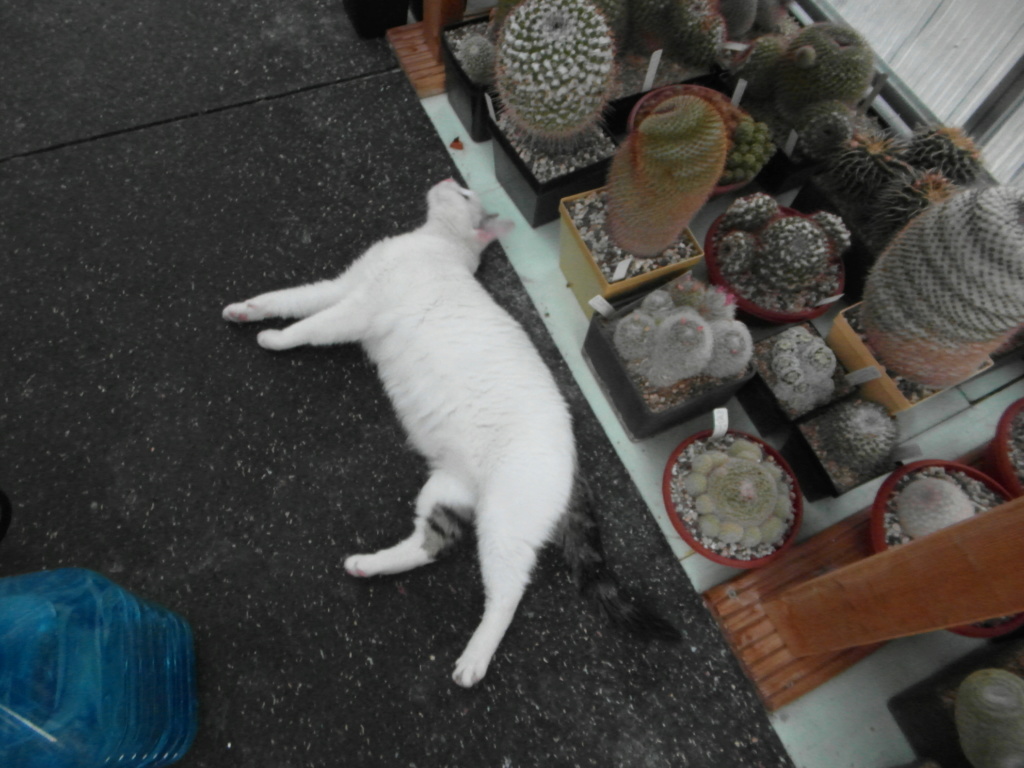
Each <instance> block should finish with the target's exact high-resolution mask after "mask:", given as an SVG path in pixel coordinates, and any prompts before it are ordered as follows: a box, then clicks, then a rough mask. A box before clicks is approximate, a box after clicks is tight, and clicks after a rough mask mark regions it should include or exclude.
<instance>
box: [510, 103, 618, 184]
mask: <svg viewBox="0 0 1024 768" xmlns="http://www.w3.org/2000/svg"><path fill="white" fill-rule="evenodd" d="M497 127H498V130H500V131H501V132H502V135H504V136H505V138H506V139H507V140H508V143H509V145H510V146H511V147H512V149H513V150H514V151H515V153H516V154H517V155H518V156H519V159H520V160H522V161H523V163H524V165H525V166H526V167H527V168H528V169H529V171H530V173H531V174H533V177H534V179H536V180H537V182H539V183H540V184H544V183H546V182H549V181H552V180H554V179H559V178H561V177H563V176H568V175H569V174H570V173H572V172H574V171H578V170H581V169H583V168H589V167H590V166H592V165H596V164H597V163H599V162H601V161H602V160H607V159H609V158H611V156H612V155H614V154H615V142H614V141H612V139H611V137H610V136H608V134H606V133H605V132H604V131H603V130H601V128H600V127H598V126H593V127H591V128H589V129H587V131H586V132H584V134H583V135H582V136H581V137H579V138H578V139H576V140H574V141H573V142H572V143H571V144H567V145H566V146H565V147H562V148H558V149H555V148H552V147H546V146H542V145H540V144H538V143H537V142H536V141H534V140H533V139H531V138H530V137H528V136H526V135H523V134H521V133H520V132H519V131H517V130H516V129H515V128H514V127H513V126H512V124H511V122H509V120H508V118H507V117H506V116H504V115H499V116H498V122H497Z"/></svg>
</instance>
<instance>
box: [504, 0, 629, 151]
mask: <svg viewBox="0 0 1024 768" xmlns="http://www.w3.org/2000/svg"><path fill="white" fill-rule="evenodd" d="M614 55H615V46H614V43H613V40H612V35H611V30H610V29H609V28H608V24H607V23H606V22H605V20H604V17H603V16H602V15H601V13H600V11H598V10H597V9H596V8H595V7H594V6H593V4H591V3H590V2H589V0H526V1H525V2H523V3H522V4H520V5H517V6H516V7H515V8H514V9H513V10H512V11H511V13H509V14H508V17H507V18H506V19H505V23H504V24H503V25H502V28H501V35H500V38H499V43H498V61H497V65H496V70H495V85H496V87H497V89H498V95H499V96H500V98H501V102H502V107H503V110H504V114H505V115H506V116H507V117H508V119H509V120H510V121H511V122H512V124H513V125H515V126H516V127H517V128H518V129H519V130H521V131H522V132H523V133H524V134H525V135H527V136H529V137H531V138H532V139H534V140H535V141H537V142H539V143H541V144H543V145H550V146H555V147H559V146H564V145H566V144H571V143H572V141H573V140H574V139H576V138H577V137H579V136H580V134H582V133H583V132H584V131H586V130H587V129H588V128H591V127H592V126H594V125H595V124H597V122H598V120H599V119H600V117H601V113H602V111H603V110H604V108H605V106H606V105H607V103H608V98H609V96H610V93H611V90H612V86H613V80H614V69H615V67H614V64H615V62H614Z"/></svg>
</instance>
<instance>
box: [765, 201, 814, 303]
mask: <svg viewBox="0 0 1024 768" xmlns="http://www.w3.org/2000/svg"><path fill="white" fill-rule="evenodd" d="M760 239H761V243H760V247H759V248H758V251H757V256H756V257H755V258H754V260H753V264H752V268H753V273H754V275H755V276H756V277H757V278H759V279H760V280H761V281H762V282H763V283H764V284H765V285H767V286H769V287H770V288H773V289H775V290H782V291H791V292H796V291H800V290H802V289H804V288H806V287H807V286H809V285H810V284H811V283H813V282H814V280H815V279H816V278H817V277H818V276H819V275H821V274H823V273H824V272H825V270H826V269H827V268H828V264H829V259H830V258H831V257H832V253H833V250H832V244H831V242H830V241H829V239H828V235H827V233H826V232H825V231H824V230H823V229H822V228H821V227H820V226H818V224H817V222H815V221H813V220H812V219H808V218H804V217H802V216H780V217H778V218H777V219H775V220H774V221H772V222H771V223H769V224H768V225H767V226H766V227H765V228H764V229H763V230H761V233H760Z"/></svg>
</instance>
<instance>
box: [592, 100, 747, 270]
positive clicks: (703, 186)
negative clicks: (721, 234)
mask: <svg viewBox="0 0 1024 768" xmlns="http://www.w3.org/2000/svg"><path fill="white" fill-rule="evenodd" d="M728 148H729V142H728V137H727V136H726V131H725V126H724V124H723V122H722V118H721V117H720V115H719V113H718V110H716V109H715V108H714V107H713V106H712V105H711V104H709V103H708V102H707V101H705V100H704V99H701V98H699V97H696V96H678V97H674V98H671V99H667V100H666V101H664V102H662V103H661V104H660V105H659V106H658V107H657V108H656V109H655V110H654V112H652V113H651V114H650V115H649V116H648V117H647V118H646V119H645V120H644V121H643V122H642V123H640V125H639V126H636V127H635V128H634V130H633V131H632V132H631V133H630V134H629V136H628V137H627V139H626V141H625V142H624V143H623V145H622V146H621V147H620V148H619V149H618V151H617V152H616V153H615V156H614V158H613V159H612V164H611V169H610V171H609V174H608V183H609V186H608V218H607V221H608V232H609V235H610V236H611V238H612V240H613V241H614V242H615V243H616V244H617V245H618V246H619V247H620V248H622V249H623V250H625V251H628V252H630V253H633V254H635V255H637V256H655V255H657V254H659V253H661V252H662V251H663V250H665V249H666V248H668V247H669V246H670V245H671V244H672V243H673V242H675V240H676V239H677V238H678V237H679V235H680V234H681V233H682V231H683V230H684V229H685V228H686V226H687V225H688V224H689V223H690V220H691V219H692V218H693V216H694V215H695V214H696V213H697V211H699V210H700V209H701V207H703V205H704V203H705V202H706V201H707V199H708V197H709V196H710V195H711V192H712V190H713V189H714V187H715V185H716V184H717V182H718V179H719V178H721V176H722V169H723V168H724V167H725V158H726V154H727V152H728Z"/></svg>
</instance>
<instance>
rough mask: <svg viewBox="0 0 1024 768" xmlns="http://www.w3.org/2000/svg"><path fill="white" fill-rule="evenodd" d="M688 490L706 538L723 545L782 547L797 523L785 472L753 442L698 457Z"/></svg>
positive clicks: (741, 442)
mask: <svg viewBox="0 0 1024 768" xmlns="http://www.w3.org/2000/svg"><path fill="white" fill-rule="evenodd" d="M683 488H685V490H686V492H687V493H688V494H690V496H691V497H693V499H694V505H695V507H696V510H697V514H698V515H699V517H698V519H697V526H698V529H699V530H700V532H701V534H702V535H703V536H706V537H708V538H712V539H717V540H719V541H721V542H722V543H723V544H739V545H740V546H744V547H755V546H758V545H759V544H779V543H781V542H782V539H783V538H784V536H785V533H786V530H787V529H788V527H789V522H790V521H791V520H792V518H793V502H792V500H791V498H790V489H789V485H788V484H787V482H786V479H785V476H784V473H783V471H782V469H781V468H779V467H778V465H776V464H775V463H774V462H771V461H768V460H766V459H765V456H764V454H763V452H762V450H761V447H760V446H759V445H757V444H756V443H753V442H751V441H749V440H744V439H737V440H736V441H735V442H734V443H733V444H732V445H731V446H729V448H728V450H727V451H725V452H723V451H715V450H711V451H706V452H705V453H703V454H698V455H696V456H694V458H693V460H692V462H691V466H690V471H689V473H688V474H686V475H685V476H684V477H683Z"/></svg>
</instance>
